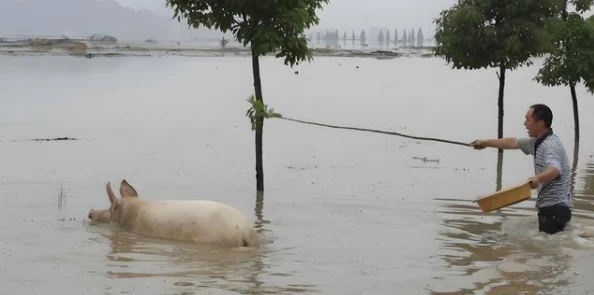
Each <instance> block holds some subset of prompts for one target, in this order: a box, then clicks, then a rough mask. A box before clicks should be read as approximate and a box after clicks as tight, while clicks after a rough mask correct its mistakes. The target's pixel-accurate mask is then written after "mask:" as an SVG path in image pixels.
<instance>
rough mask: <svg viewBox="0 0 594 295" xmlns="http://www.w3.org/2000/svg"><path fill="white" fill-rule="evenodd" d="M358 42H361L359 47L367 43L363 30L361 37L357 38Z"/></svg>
mask: <svg viewBox="0 0 594 295" xmlns="http://www.w3.org/2000/svg"><path fill="white" fill-rule="evenodd" d="M359 40H361V45H363V46H364V45H365V42H366V41H367V37H366V36H365V30H361V35H360V36H359Z"/></svg>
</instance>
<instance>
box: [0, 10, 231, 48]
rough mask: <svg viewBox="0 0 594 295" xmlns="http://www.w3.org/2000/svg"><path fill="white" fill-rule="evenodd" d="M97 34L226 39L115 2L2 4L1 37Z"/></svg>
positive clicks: (128, 37) (130, 37)
mask: <svg viewBox="0 0 594 295" xmlns="http://www.w3.org/2000/svg"><path fill="white" fill-rule="evenodd" d="M171 16H173V10H172V12H171ZM94 33H99V34H108V35H112V36H114V37H116V38H118V39H119V40H121V41H144V40H146V39H156V40H163V41H184V40H192V39H194V38H199V39H203V38H215V39H218V38H221V37H222V33H220V32H218V31H215V30H208V29H205V28H200V29H198V30H196V29H189V28H188V27H187V25H186V23H185V22H184V20H182V21H181V22H178V21H177V19H172V18H171V17H166V16H158V15H155V14H153V13H152V12H150V11H147V10H135V9H132V8H127V7H122V6H121V5H120V4H119V3H118V2H115V1H113V0H0V36H30V35H37V36H39V35H54V36H60V35H62V34H64V35H66V36H68V37H71V38H87V37H88V36H90V35H92V34H94Z"/></svg>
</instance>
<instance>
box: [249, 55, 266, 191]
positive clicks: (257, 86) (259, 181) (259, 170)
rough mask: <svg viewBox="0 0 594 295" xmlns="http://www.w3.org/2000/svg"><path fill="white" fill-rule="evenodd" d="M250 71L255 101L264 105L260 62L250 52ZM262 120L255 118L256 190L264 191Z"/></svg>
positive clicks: (256, 56)
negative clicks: (252, 76)
mask: <svg viewBox="0 0 594 295" xmlns="http://www.w3.org/2000/svg"><path fill="white" fill-rule="evenodd" d="M252 70H253V74H254V91H255V92H256V100H257V101H259V102H262V103H264V100H263V99H262V82H261V81H260V61H259V59H258V55H257V54H256V53H255V52H254V51H252ZM263 129H264V118H261V117H257V118H256V190H257V191H258V192H263V191H264V165H263V164H262V131H263Z"/></svg>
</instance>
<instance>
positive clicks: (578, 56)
mask: <svg viewBox="0 0 594 295" xmlns="http://www.w3.org/2000/svg"><path fill="white" fill-rule="evenodd" d="M572 2H574V3H575V10H576V12H572V13H568V11H567V6H568V4H570V3H569V1H568V0H564V5H563V8H562V11H561V18H560V19H558V20H554V21H552V22H551V24H550V27H551V32H552V35H553V36H554V41H553V42H554V44H555V46H554V47H553V48H552V50H551V52H550V55H549V56H548V57H547V58H546V59H545V63H544V65H543V66H542V68H541V69H540V70H539V71H538V74H537V75H536V77H535V80H536V81H538V82H539V83H541V84H543V85H545V86H560V85H564V86H569V90H570V93H571V100H572V103H573V119H574V130H575V136H574V137H575V142H576V143H577V142H578V141H579V139H580V122H579V112H578V101H577V94H576V90H575V88H576V85H577V84H579V83H584V84H586V86H587V87H588V85H587V82H588V79H589V77H592V71H594V28H593V27H592V26H591V25H590V24H589V23H588V21H587V20H585V19H584V18H583V17H582V16H581V15H580V13H584V12H586V11H588V10H590V7H591V6H592V4H593V2H594V1H593V0H585V1H583V0H578V1H572ZM592 86H594V85H590V87H589V90H590V91H591V92H594V88H592Z"/></svg>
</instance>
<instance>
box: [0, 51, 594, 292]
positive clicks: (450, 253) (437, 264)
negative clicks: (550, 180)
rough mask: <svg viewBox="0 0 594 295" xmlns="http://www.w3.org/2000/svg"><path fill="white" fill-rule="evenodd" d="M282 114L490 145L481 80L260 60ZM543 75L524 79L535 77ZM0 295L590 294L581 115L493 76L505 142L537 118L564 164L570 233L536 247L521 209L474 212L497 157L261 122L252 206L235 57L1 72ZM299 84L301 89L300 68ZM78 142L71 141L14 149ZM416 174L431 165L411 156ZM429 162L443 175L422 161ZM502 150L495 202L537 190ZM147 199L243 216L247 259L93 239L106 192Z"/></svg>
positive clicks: (360, 65) (244, 75) (588, 102)
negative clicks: (255, 242)
mask: <svg viewBox="0 0 594 295" xmlns="http://www.w3.org/2000/svg"><path fill="white" fill-rule="evenodd" d="M261 64H262V65H261V66H262V69H261V70H262V80H263V87H264V91H263V92H264V97H265V102H266V103H267V104H269V107H271V108H274V109H275V110H276V111H278V112H280V113H282V114H283V115H285V116H287V117H291V118H295V119H302V120H311V121H315V122H320V123H327V124H336V125H348V126H358V127H364V128H377V129H382V130H387V131H396V132H402V133H406V134H410V135H416V136H431V137H438V138H443V139H449V140H456V141H463V142H470V141H472V140H474V139H476V138H485V137H494V136H496V134H497V133H496V131H497V117H496V116H497V109H496V108H497V102H496V97H497V88H498V85H497V77H496V74H495V71H494V70H484V71H455V70H452V69H450V68H449V66H447V65H445V64H444V62H443V61H442V60H440V59H436V58H434V59H421V58H400V59H393V60H376V59H357V58H337V57H326V58H322V57H318V58H316V59H315V60H314V61H313V62H312V63H305V64H302V65H300V66H298V67H296V68H294V69H291V68H290V67H287V66H284V65H283V63H282V61H281V60H279V59H274V58H264V59H263V60H262V62H261ZM537 64H538V63H537ZM0 65H1V67H0V140H2V141H0V201H1V205H0V224H1V226H0V235H1V236H2V237H3V239H2V241H1V242H0V265H1V266H2V267H1V268H0V271H1V276H0V284H1V286H2V288H1V290H0V293H2V294H39V293H44V294H51V293H54V292H56V294H81V293H82V294H130V293H138V294H395V293H397V294H468V293H477V294H587V293H588V292H592V291H591V290H592V287H594V283H593V282H592V280H591V279H590V274H591V273H592V271H593V270H594V266H593V265H594V256H593V255H592V253H593V252H592V251H593V250H594V221H593V220H592V217H593V211H594V206H593V205H592V197H593V195H594V148H592V147H593V146H594V140H593V137H591V136H590V135H591V134H592V131H593V129H592V128H593V126H594V117H592V116H589V115H590V114H592V112H593V111H594V99H593V98H592V96H591V95H590V94H588V93H587V92H586V91H585V90H584V89H582V88H581V87H580V88H578V95H579V102H580V116H581V127H582V131H581V132H582V133H581V134H582V139H581V141H580V145H579V150H578V153H576V154H575V155H574V147H575V144H574V140H573V114H572V106H571V100H570V96H569V90H568V89H566V88H562V87H557V88H548V87H544V86H541V85H539V84H537V83H536V82H534V81H532V77H533V76H534V74H535V73H536V70H537V68H536V67H534V66H533V67H530V68H523V69H521V70H518V71H514V72H511V73H509V74H508V80H507V84H506V100H505V102H506V104H505V126H504V127H505V134H506V136H525V131H524V128H523V125H522V124H523V118H524V114H525V111H526V109H527V107H528V106H529V105H530V104H533V103H536V102H544V103H547V104H549V105H550V106H552V108H553V111H554V114H555V119H554V126H553V128H554V130H555V132H556V133H557V134H559V136H560V137H561V138H562V140H563V142H564V143H565V146H566V148H567V152H568V156H569V158H570V160H571V161H572V163H573V164H574V172H575V173H574V195H575V198H574V202H575V206H576V208H575V213H574V214H575V215H574V218H573V219H572V221H571V222H570V224H569V225H568V228H567V231H565V232H563V233H559V234H557V235H554V236H548V235H544V234H541V233H538V232H537V230H536V229H537V223H536V213H535V211H534V208H533V206H534V199H531V200H528V201H525V202H523V203H520V204H517V205H514V206H513V207H510V208H506V209H504V210H501V211H499V212H493V213H488V214H483V213H481V212H480V210H479V209H478V207H477V205H476V204H475V203H472V202H471V201H472V200H473V199H474V198H476V197H478V196H480V195H483V194H487V193H490V192H493V191H494V190H495V189H496V187H497V180H498V173H497V153H496V151H495V150H482V151H475V150H473V149H471V148H468V147H464V146H457V145H451V144H445V143H438V142H432V141H418V140H411V139H407V138H402V137H397V136H390V135H382V134H375V133H367V132H358V131H349V130H338V129H329V128H323V127H317V126H311V125H304V124H299V123H295V122H290V121H285V120H280V119H272V120H269V121H267V122H266V123H265V138H264V169H265V170H264V172H265V185H266V192H265V193H264V195H263V196H257V195H256V193H255V169H254V167H255V166H254V146H253V142H254V139H253V133H252V131H251V129H250V123H249V119H248V118H247V117H245V112H246V110H247V108H248V107H249V105H248V103H247V102H246V99H247V97H248V96H249V95H250V94H251V93H252V92H253V90H252V80H251V79H252V77H251V65H250V59H249V58H245V57H216V58H215V57H207V58H186V57H161V58H146V57H140V58H139V57H126V58H96V59H84V58H74V57H56V56H54V57H50V56H38V57H31V56H29V57H12V56H0ZM296 70H298V71H299V72H298V74H295V71H296ZM65 136H68V137H75V138H78V139H79V140H77V141H54V142H52V141H50V142H36V141H26V140H27V139H33V138H55V137H65ZM425 157H426V159H427V160H426V161H424V160H423V158H425ZM437 160H439V161H437ZM531 161H532V159H531V158H530V157H528V156H525V155H523V154H522V153H521V152H519V151H506V152H505V155H504V159H503V168H502V170H501V178H500V179H501V185H503V186H504V187H505V186H508V185H513V184H515V183H518V182H520V181H523V180H524V179H526V178H527V177H530V176H532V172H533V168H532V162H531ZM124 178H125V179H127V180H128V181H129V182H130V183H131V184H132V185H133V186H134V187H135V188H136V189H137V191H138V192H139V193H140V195H141V197H142V198H145V199H192V198H205V199H212V200H218V201H222V202H225V203H228V204H230V205H232V206H235V207H237V208H238V209H240V210H241V211H243V212H244V213H245V214H247V215H249V216H250V217H252V218H253V219H254V222H255V223H256V224H257V226H258V228H259V229H260V231H261V234H262V241H263V243H262V248H261V249H260V251H256V252H253V251H232V250H223V249H211V248H205V247H196V246H194V245H191V244H187V243H177V242H172V241H165V240H155V239H147V238H144V237H141V236H136V235H133V234H129V233H125V232H119V231H117V230H115V229H112V228H109V227H104V226H95V225H89V224H88V223H87V222H86V216H87V214H88V211H89V209H91V208H106V207H107V206H108V198H107V196H106V193H105V183H106V182H107V181H111V182H112V183H115V184H117V183H119V181H120V180H121V179H124Z"/></svg>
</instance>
